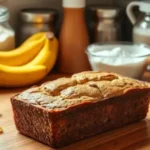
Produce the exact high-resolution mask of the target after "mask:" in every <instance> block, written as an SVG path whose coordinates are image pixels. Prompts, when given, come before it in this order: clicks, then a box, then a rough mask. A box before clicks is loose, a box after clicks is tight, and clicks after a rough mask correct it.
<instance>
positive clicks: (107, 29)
mask: <svg viewBox="0 0 150 150" xmlns="http://www.w3.org/2000/svg"><path fill="white" fill-rule="evenodd" d="M91 10H92V11H94V14H95V16H96V17H95V18H96V23H95V28H94V31H93V33H94V42H112V41H120V40H121V26H120V24H119V22H118V16H119V12H120V10H119V9H118V8H116V7H101V6H100V7H99V6H91Z"/></svg>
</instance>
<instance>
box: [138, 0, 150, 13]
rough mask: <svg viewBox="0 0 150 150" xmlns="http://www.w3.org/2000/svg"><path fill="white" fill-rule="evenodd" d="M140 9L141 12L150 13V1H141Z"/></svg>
mask: <svg viewBox="0 0 150 150" xmlns="http://www.w3.org/2000/svg"><path fill="white" fill-rule="evenodd" d="M139 9H140V11H141V12H147V13H150V2H149V1H144V2H140V6H139Z"/></svg>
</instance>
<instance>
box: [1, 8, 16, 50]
mask: <svg viewBox="0 0 150 150" xmlns="http://www.w3.org/2000/svg"><path fill="white" fill-rule="evenodd" d="M8 20H9V12H8V9H7V8H6V7H2V6H0V50H12V49H14V48H15V32H14V30H13V29H12V27H11V26H10V25H9V22H8Z"/></svg>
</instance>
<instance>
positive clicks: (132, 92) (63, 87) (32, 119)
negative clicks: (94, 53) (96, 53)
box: [11, 72, 150, 147]
mask: <svg viewBox="0 0 150 150" xmlns="http://www.w3.org/2000/svg"><path fill="white" fill-rule="evenodd" d="M149 94H150V87H149V85H148V83H145V82H141V81H138V80H134V79H130V78H127V77H123V76H121V75H118V74H115V73H109V72H82V73H78V74H74V75H73V76H72V77H71V78H60V79H57V80H54V81H50V82H46V83H44V84H42V85H41V86H35V87H32V88H30V89H28V90H26V91H24V92H22V93H20V94H18V95H15V96H14V97H12V98H11V103H12V108H13V112H14V120H15V124H16V127H17V129H18V131H19V132H20V133H22V134H24V135H27V136H29V137H32V138H33V139H36V140H38V141H41V142H43V143H45V144H47V145H50V146H51V147H62V146H65V145H68V144H70V143H73V142H75V141H78V140H80V139H84V138H86V137H90V136H92V135H95V134H98V133H101V132H104V131H108V130H110V129H114V128H118V127H121V126H124V125H126V124H130V123H134V122H137V121H139V120H141V119H144V118H145V117H146V114H147V112H148V104H149Z"/></svg>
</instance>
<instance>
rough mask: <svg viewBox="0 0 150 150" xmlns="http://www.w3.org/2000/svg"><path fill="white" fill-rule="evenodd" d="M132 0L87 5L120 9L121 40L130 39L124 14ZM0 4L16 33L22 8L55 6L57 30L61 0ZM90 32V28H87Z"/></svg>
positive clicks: (89, 0) (93, 1) (94, 0)
mask: <svg viewBox="0 0 150 150" xmlns="http://www.w3.org/2000/svg"><path fill="white" fill-rule="evenodd" d="M131 1H133V0H87V6H89V5H97V4H98V5H102V6H117V7H119V8H121V9H122V12H121V16H120V24H121V26H122V29H124V30H123V31H122V32H123V34H122V35H123V37H122V40H123V41H131V34H132V33H131V31H132V25H131V23H130V21H129V19H128V18H127V16H126V13H125V8H126V6H127V4H128V3H129V2H131ZM0 4H1V5H3V6H6V7H8V9H9V12H10V21H9V22H10V24H11V26H12V27H13V28H14V29H15V31H16V33H18V32H17V29H18V25H19V11H20V10H21V9H23V8H29V7H30V8H31V7H34V8H39V7H40V8H45V7H49V8H55V9H57V10H59V19H58V21H57V32H59V28H60V23H61V18H62V13H61V12H62V1H61V0H19V1H18V0H0ZM89 14H90V13H88V11H86V20H87V22H90V20H92V16H91V15H89ZM89 33H90V29H89Z"/></svg>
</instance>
